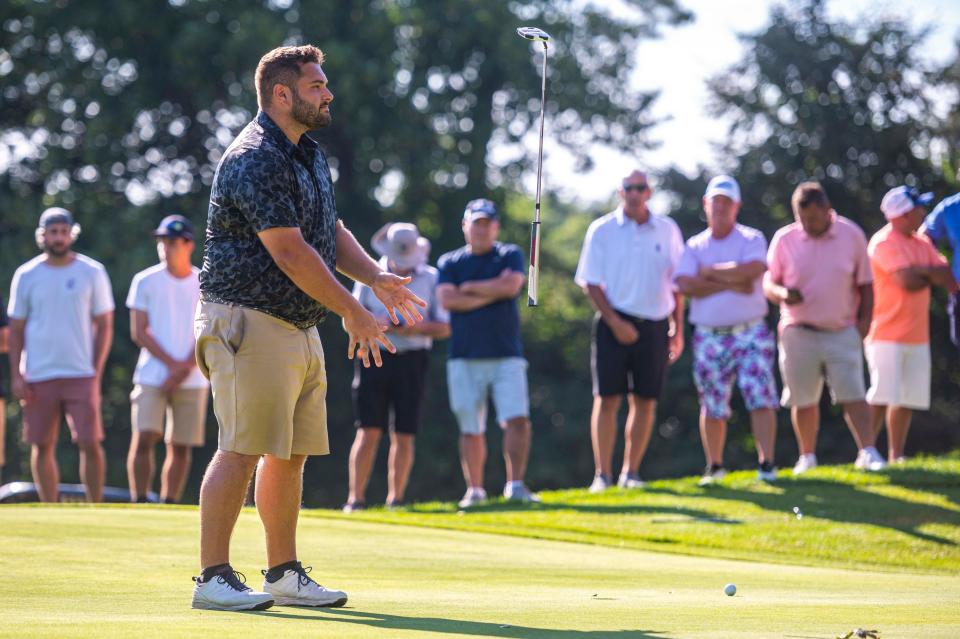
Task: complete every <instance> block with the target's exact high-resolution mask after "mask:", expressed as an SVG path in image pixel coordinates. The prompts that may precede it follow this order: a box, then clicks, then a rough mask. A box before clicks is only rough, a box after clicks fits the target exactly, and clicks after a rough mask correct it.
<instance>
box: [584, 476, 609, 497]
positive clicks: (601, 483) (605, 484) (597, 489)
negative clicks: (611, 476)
mask: <svg viewBox="0 0 960 639" xmlns="http://www.w3.org/2000/svg"><path fill="white" fill-rule="evenodd" d="M608 488H610V481H608V480H607V478H606V477H604V476H603V475H597V476H596V477H594V478H593V483H592V484H590V489H589V490H590V492H591V493H594V494H596V493H602V492H603V491H605V490H606V489H608Z"/></svg>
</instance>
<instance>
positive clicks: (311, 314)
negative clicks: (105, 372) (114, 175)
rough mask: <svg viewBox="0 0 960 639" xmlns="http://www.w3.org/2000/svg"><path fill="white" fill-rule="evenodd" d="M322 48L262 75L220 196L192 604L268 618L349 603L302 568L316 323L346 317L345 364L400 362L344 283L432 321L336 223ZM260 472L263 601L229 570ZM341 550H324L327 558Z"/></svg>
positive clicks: (317, 416) (211, 255)
mask: <svg viewBox="0 0 960 639" xmlns="http://www.w3.org/2000/svg"><path fill="white" fill-rule="evenodd" d="M322 63H323V53H322V52H321V51H320V50H319V49H318V48H316V47H314V46H309V45H305V46H299V47H280V48H277V49H274V50H273V51H270V52H269V53H267V54H266V55H264V56H263V58H261V60H260V63H259V64H258V65H257V70H256V74H255V81H256V88H257V101H258V103H259V105H260V109H261V110H260V112H259V113H258V114H257V116H256V118H255V119H254V120H253V121H252V122H250V123H249V124H248V125H247V126H246V127H245V128H244V129H243V131H241V132H240V134H239V135H238V136H237V138H236V139H235V140H234V141H233V143H232V144H231V145H230V147H229V148H228V149H227V151H226V152H225V153H224V155H223V158H222V159H221V160H220V164H219V166H218V167H217V173H216V176H215V177H214V183H213V187H212V189H211V193H210V209H209V214H208V218H207V234H206V242H205V253H204V259H203V268H202V270H201V273H200V300H201V301H200V305H199V308H198V310H197V317H196V324H195V335H196V337H197V364H198V366H199V367H200V370H201V371H203V374H204V375H205V376H206V377H207V378H208V379H209V380H210V383H211V386H212V388H213V407H214V412H215V413H216V416H217V422H218V424H219V426H220V434H219V444H218V450H217V452H216V454H215V455H214V457H213V459H212V460H211V462H210V465H209V466H208V467H207V470H206V473H205V475H204V478H203V484H202V485H201V487H200V564H201V567H202V570H201V573H200V576H199V577H195V578H194V580H195V581H196V586H195V588H194V591H193V607H194V608H202V609H208V610H263V609H265V608H269V607H270V606H272V605H273V604H274V603H276V604H279V605H299V606H342V605H343V604H345V603H346V601H347V595H346V593H344V592H341V591H339V590H332V589H328V588H324V587H323V586H321V585H319V584H318V583H317V582H315V581H314V580H313V579H311V578H310V575H309V574H308V573H309V571H310V568H305V567H303V566H302V565H301V563H300V561H298V559H299V557H298V555H297V546H296V529H297V517H298V514H299V511H300V499H301V494H302V489H303V464H304V462H305V461H306V459H307V456H308V455H325V454H327V453H328V452H329V447H328V444H327V423H326V422H327V413H326V405H325V401H326V391H327V380H326V373H325V370H324V356H323V347H322V345H321V344H320V336H319V334H318V332H317V328H316V327H317V325H318V324H319V323H320V322H322V321H323V319H324V317H325V316H326V314H327V312H328V310H329V311H333V312H334V313H336V314H337V315H339V316H340V317H342V318H343V327H344V330H345V331H346V332H347V335H348V342H349V346H348V355H349V356H350V357H351V358H352V357H353V355H354V351H356V353H357V355H358V356H359V357H360V359H361V360H362V361H363V364H364V366H368V365H369V363H370V359H371V358H372V359H373V361H374V362H375V364H376V365H378V366H379V365H380V363H381V359H380V350H379V349H380V347H381V346H382V347H384V348H386V349H387V350H388V351H390V352H393V351H394V348H393V345H392V344H391V343H390V342H389V340H388V339H387V338H386V337H385V335H384V329H385V326H383V325H381V324H379V323H378V322H377V320H376V318H375V317H374V316H373V314H371V313H370V312H369V311H367V310H366V309H364V308H363V307H362V306H361V305H360V304H359V303H358V302H357V300H356V299H354V297H353V296H352V295H351V294H350V291H348V290H347V289H345V288H344V287H343V286H342V285H341V284H340V283H339V282H338V281H337V279H336V277H335V276H334V274H333V272H334V270H338V271H340V272H341V273H343V274H345V275H347V276H348V277H351V278H353V279H354V280H356V281H358V282H362V283H364V284H366V285H367V286H369V287H370V288H371V289H372V290H373V293H374V295H376V296H377V298H378V299H379V300H380V301H381V302H383V305H384V307H385V308H386V309H387V312H388V313H389V315H390V319H391V320H392V321H393V322H394V323H397V322H399V320H398V319H397V313H400V314H401V315H402V316H403V318H404V319H405V320H406V322H407V323H408V324H414V323H416V322H418V321H420V320H421V319H422V317H421V315H420V313H419V311H418V310H417V309H416V307H415V305H420V306H423V305H424V302H423V301H422V300H420V298H418V297H417V296H416V295H415V294H413V293H412V292H410V291H409V290H408V289H407V288H406V287H405V285H406V284H407V283H409V282H410V278H403V277H399V276H397V275H393V274H391V273H387V272H385V271H383V270H382V269H381V267H380V265H379V264H377V262H375V261H374V260H373V259H372V258H371V257H370V256H369V255H367V254H366V253H365V252H364V251H363V249H362V248H361V247H360V245H359V243H358V242H357V241H356V239H355V238H354V237H353V235H352V234H351V233H350V231H348V230H347V229H346V227H345V226H344V225H343V223H342V222H341V221H340V219H339V216H338V215H337V210H336V205H335V203H334V198H333V182H332V179H331V176H330V169H329V167H328V165H327V159H326V157H325V156H324V154H323V152H322V151H321V150H320V148H319V146H318V145H317V143H316V142H315V141H314V140H312V139H311V138H310V137H309V136H307V135H305V134H306V132H307V131H310V130H311V129H317V128H321V127H325V126H327V125H329V124H330V119H331V116H330V103H331V102H332V101H333V94H332V93H331V92H330V89H329V88H328V87H327V77H326V75H325V74H324V72H323V69H322V68H321V64H322ZM254 468H256V472H257V481H256V505H257V512H258V513H259V515H260V519H261V520H262V522H263V528H264V533H265V537H266V546H267V565H268V566H269V569H268V570H266V571H264V576H265V581H264V584H263V592H255V591H253V590H252V589H251V588H250V587H249V586H247V585H245V583H244V577H243V575H241V574H240V573H238V572H236V571H235V570H234V569H233V567H232V566H231V565H230V556H229V551H230V535H231V533H232V532H233V528H234V525H235V524H236V521H237V516H238V514H239V513H240V507H241V506H242V504H243V501H244V496H245V494H246V491H247V485H248V484H249V482H250V477H251V475H252V474H253V472H254ZM332 551H334V549H330V548H328V549H325V552H332Z"/></svg>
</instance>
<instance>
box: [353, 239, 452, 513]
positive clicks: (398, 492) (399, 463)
mask: <svg viewBox="0 0 960 639" xmlns="http://www.w3.org/2000/svg"><path fill="white" fill-rule="evenodd" d="M371 245H372V246H373V250H374V251H376V252H377V253H379V254H380V255H381V256H382V257H381V259H380V268H382V269H383V270H385V271H389V272H390V273H394V274H396V275H399V276H400V277H411V278H412V281H411V282H410V284H408V285H407V287H408V288H409V289H410V290H412V291H413V292H414V293H416V295H417V297H419V298H420V299H422V300H425V301H426V302H427V304H428V306H427V309H426V312H425V313H424V321H422V322H418V323H416V324H414V325H412V326H408V325H407V324H404V323H401V324H400V325H398V326H394V325H392V324H390V317H389V315H388V314H387V309H386V308H384V306H383V303H382V302H381V301H380V300H378V299H377V297H376V295H374V294H373V291H372V290H371V289H370V287H369V286H367V285H366V284H361V283H360V282H357V283H356V285H355V286H354V288H353V296H354V297H356V298H357V300H358V301H359V302H360V305H361V306H363V307H364V308H365V309H367V310H368V311H370V312H371V313H373V314H374V316H376V317H377V320H378V321H379V322H380V323H381V324H383V325H385V326H386V327H387V334H388V335H389V336H390V340H391V341H392V342H393V345H394V346H395V347H396V349H397V352H396V354H393V353H389V352H388V353H384V354H383V366H382V367H380V368H364V367H363V366H360V363H359V362H357V363H356V365H355V368H354V377H353V398H354V410H355V412H356V426H357V436H356V439H354V441H353V448H352V449H351V450H350V496H349V498H348V499H347V503H346V505H345V506H344V507H343V509H344V511H345V512H352V511H354V510H358V509H362V508H363V507H364V506H365V505H366V489H367V482H368V481H369V479H370V473H371V470H372V468H373V462H374V460H375V459H376V453H377V446H378V445H379V443H380V436H381V435H382V434H383V431H384V430H385V429H386V428H387V427H388V426H389V427H390V455H389V458H388V462H387V463H388V468H387V507H388V508H395V507H397V506H399V505H401V504H402V503H403V499H404V494H405V492H406V488H407V480H408V479H409V478H410V469H411V468H412V467H413V450H414V438H415V437H416V434H417V429H418V428H419V426H420V421H421V409H422V407H423V397H424V391H425V390H426V387H427V370H428V365H429V363H430V349H431V348H432V347H433V340H434V339H444V338H446V337H448V336H449V335H450V324H449V321H450V320H449V315H448V314H447V312H446V310H444V309H443V308H442V307H441V306H440V303H439V301H438V300H437V297H436V287H437V277H438V274H437V269H435V268H433V267H432V266H427V257H428V256H429V254H430V242H429V240H427V238H425V237H422V236H421V235H420V231H419V230H418V229H417V227H416V226H415V225H413V224H404V223H396V224H386V225H384V226H383V228H381V229H380V230H379V231H377V233H376V234H375V235H374V236H373V240H372V241H371Z"/></svg>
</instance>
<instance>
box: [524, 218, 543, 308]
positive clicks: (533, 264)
mask: <svg viewBox="0 0 960 639" xmlns="http://www.w3.org/2000/svg"><path fill="white" fill-rule="evenodd" d="M539 285H540V222H533V223H532V224H531V225H530V273H529V275H528V277H527V306H536V305H537V289H538V287H539Z"/></svg>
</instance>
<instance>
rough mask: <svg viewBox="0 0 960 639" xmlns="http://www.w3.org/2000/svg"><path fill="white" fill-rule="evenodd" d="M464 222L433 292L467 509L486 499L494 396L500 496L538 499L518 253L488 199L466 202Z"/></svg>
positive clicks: (521, 264) (521, 266)
mask: <svg viewBox="0 0 960 639" xmlns="http://www.w3.org/2000/svg"><path fill="white" fill-rule="evenodd" d="M462 226H463V236H464V238H465V239H466V246H463V247H462V248H459V249H457V250H455V251H451V252H450V253H447V254H445V255H443V256H442V257H441V258H440V260H439V262H438V263H437V267H438V269H439V271H440V278H439V286H438V287H437V297H438V298H439V299H440V303H441V304H442V305H443V307H444V308H446V309H447V310H448V311H450V328H451V338H450V355H449V361H448V362H447V385H448V388H449V393H450V408H451V409H452V410H453V412H454V414H455V415H456V417H457V423H458V424H459V426H460V464H461V466H462V468H463V476H464V479H465V480H466V483H467V491H466V493H465V494H464V496H463V499H461V500H460V502H459V504H460V507H461V508H469V507H470V506H473V505H476V504H478V503H480V502H482V501H484V500H486V499H487V493H486V490H484V487H483V472H484V465H485V463H486V458H487V446H486V440H485V438H484V434H485V432H486V427H487V397H488V396H489V395H491V394H492V396H493V403H494V406H495V407H496V410H497V421H498V422H500V428H502V429H503V453H504V455H503V457H504V462H505V464H506V473H507V477H506V484H505V485H504V488H503V496H504V497H506V498H507V499H509V500H511V501H520V502H532V501H539V498H538V497H537V496H536V495H534V494H533V493H531V492H530V490H529V489H528V488H527V486H526V485H525V484H524V482H523V478H524V474H525V473H526V469H527V459H528V457H529V455H530V440H531V427H530V417H529V415H530V403H529V398H528V395H527V362H526V360H525V359H524V358H523V347H522V346H521V344H520V314H519V312H518V311H517V297H518V296H519V295H520V289H521V288H523V282H524V275H523V269H524V265H525V263H524V258H523V252H522V251H521V250H520V249H519V248H518V247H517V246H515V245H513V244H503V243H501V242H498V241H497V236H498V234H499V233H500V217H499V215H498V214H497V209H496V207H495V206H494V204H493V202H491V201H490V200H483V199H479V200H472V201H470V202H469V203H467V206H466V209H465V210H464V212H463V224H462Z"/></svg>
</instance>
